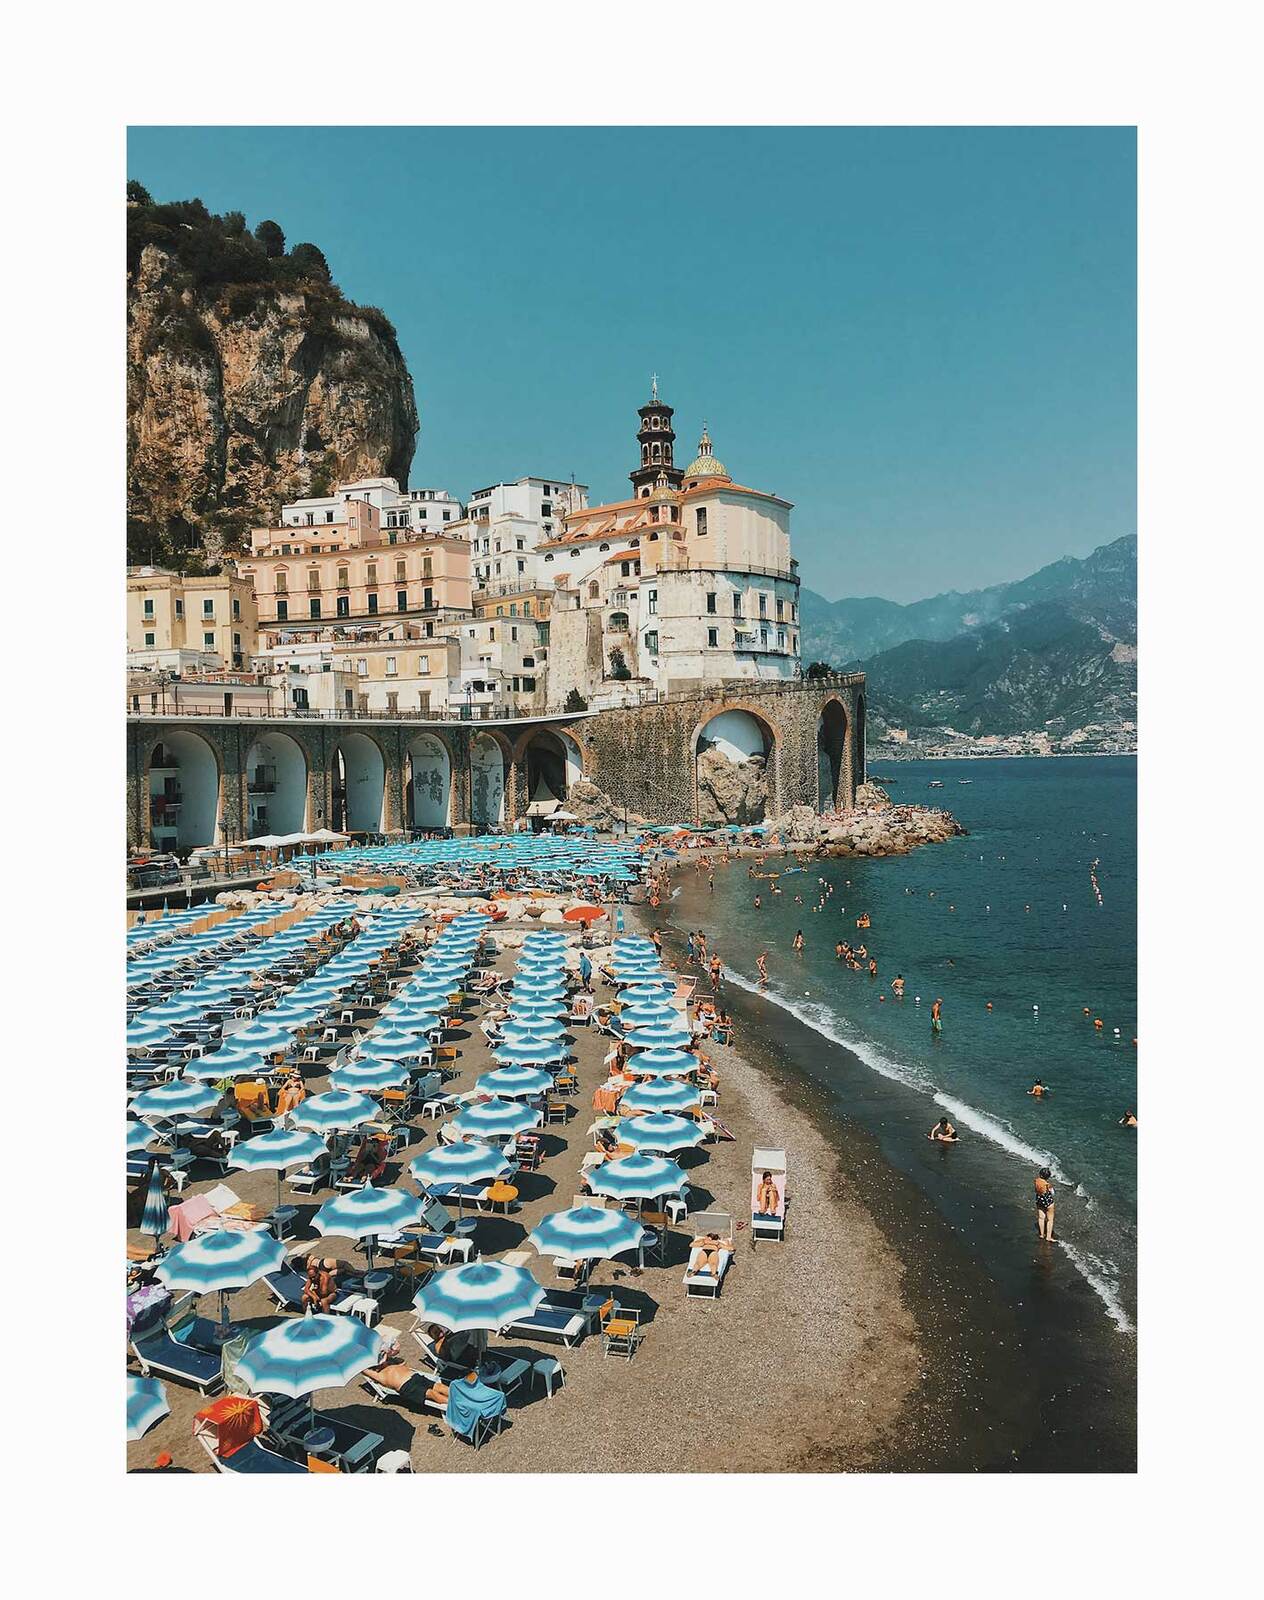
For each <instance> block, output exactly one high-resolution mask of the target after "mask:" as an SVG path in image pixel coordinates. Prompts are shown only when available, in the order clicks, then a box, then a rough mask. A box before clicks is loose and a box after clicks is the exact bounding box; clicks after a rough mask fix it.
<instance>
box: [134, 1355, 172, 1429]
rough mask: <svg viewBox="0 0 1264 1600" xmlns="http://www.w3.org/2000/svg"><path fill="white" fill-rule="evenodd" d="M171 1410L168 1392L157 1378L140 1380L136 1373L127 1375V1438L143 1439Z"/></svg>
mask: <svg viewBox="0 0 1264 1600" xmlns="http://www.w3.org/2000/svg"><path fill="white" fill-rule="evenodd" d="M170 1410H171V1407H170V1406H169V1405H168V1404H167V1391H166V1390H165V1389H164V1388H163V1386H162V1385H161V1384H160V1383H159V1382H158V1380H157V1378H140V1377H138V1376H137V1375H136V1374H135V1373H134V1372H129V1373H128V1374H127V1437H128V1438H129V1439H141V1438H143V1437H144V1435H145V1434H147V1433H148V1432H149V1430H150V1428H152V1427H153V1425H154V1423H155V1422H157V1421H158V1419H159V1418H160V1417H165V1416H166V1415H167V1413H168V1412H169V1411H170Z"/></svg>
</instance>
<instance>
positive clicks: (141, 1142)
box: [127, 1122, 158, 1156]
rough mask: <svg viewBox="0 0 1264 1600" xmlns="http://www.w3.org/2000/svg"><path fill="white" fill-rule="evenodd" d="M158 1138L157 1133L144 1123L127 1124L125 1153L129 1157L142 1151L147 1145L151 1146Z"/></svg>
mask: <svg viewBox="0 0 1264 1600" xmlns="http://www.w3.org/2000/svg"><path fill="white" fill-rule="evenodd" d="M157 1137H158V1135H157V1133H155V1131H154V1130H153V1129H152V1128H151V1127H150V1126H149V1124H148V1123H146V1122H129V1123H128V1124H127V1153H128V1155H129V1156H130V1155H131V1154H133V1152H134V1151H137V1150H143V1149H144V1148H145V1146H146V1145H147V1144H152V1143H153V1142H154V1140H155V1139H156V1138H157Z"/></svg>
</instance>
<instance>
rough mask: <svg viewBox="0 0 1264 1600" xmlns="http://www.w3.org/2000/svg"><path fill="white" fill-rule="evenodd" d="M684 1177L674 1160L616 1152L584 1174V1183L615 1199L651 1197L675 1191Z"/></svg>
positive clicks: (644, 1198) (680, 1185) (594, 1190)
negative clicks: (614, 1159)
mask: <svg viewBox="0 0 1264 1600" xmlns="http://www.w3.org/2000/svg"><path fill="white" fill-rule="evenodd" d="M688 1181H689V1180H688V1178H686V1176H685V1174H684V1173H683V1172H682V1171H681V1169H680V1168H679V1167H678V1166H677V1165H676V1163H675V1162H674V1161H665V1160H664V1159H663V1158H662V1156H643V1155H635V1156H620V1158H619V1159H618V1160H617V1161H607V1162H604V1163H603V1164H602V1165H601V1166H600V1167H594V1168H593V1170H592V1171H591V1172H590V1173H589V1174H588V1187H589V1188H590V1189H591V1190H592V1191H593V1193H594V1194H606V1195H610V1196H611V1197H612V1198H613V1199H615V1200H654V1199H657V1198H658V1196H659V1195H664V1194H679V1193H680V1191H681V1190H682V1189H683V1188H684V1186H685V1184H686V1183H688Z"/></svg>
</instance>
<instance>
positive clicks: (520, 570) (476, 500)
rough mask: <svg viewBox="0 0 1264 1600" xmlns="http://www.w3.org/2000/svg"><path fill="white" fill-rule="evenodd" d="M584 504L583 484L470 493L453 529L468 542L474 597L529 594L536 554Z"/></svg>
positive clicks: (505, 486)
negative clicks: (568, 517) (458, 520)
mask: <svg viewBox="0 0 1264 1600" xmlns="http://www.w3.org/2000/svg"><path fill="white" fill-rule="evenodd" d="M587 504H588V486H587V484H583V483H575V482H574V481H573V480H572V481H570V482H564V481H559V480H558V479H557V478H532V477H528V478H517V479H515V480H514V481H513V482H512V483H496V484H492V485H491V487H490V488H486V489H476V490H475V491H474V493H473V494H472V495H471V496H470V498H469V503H468V506H467V510H466V517H465V520H464V521H463V522H461V523H459V524H457V525H456V527H455V529H454V531H455V532H457V533H458V534H459V535H461V536H463V537H467V538H468V539H469V541H470V555H471V565H472V571H473V580H474V585H475V589H476V591H481V592H482V593H484V594H486V595H489V596H492V597H495V598H501V597H504V596H507V595H522V594H527V593H529V592H530V591H531V590H532V589H533V588H534V587H535V585H536V582H537V580H538V578H539V567H538V563H537V560H536V554H535V552H536V550H537V548H538V547H539V545H540V544H541V543H543V542H544V541H546V540H549V539H551V538H552V537H553V535H554V534H555V533H556V532H557V530H558V529H559V528H560V527H561V525H562V519H563V518H564V517H565V516H567V515H568V513H570V512H572V511H576V510H579V509H581V508H582V507H584V506H586V505H587Z"/></svg>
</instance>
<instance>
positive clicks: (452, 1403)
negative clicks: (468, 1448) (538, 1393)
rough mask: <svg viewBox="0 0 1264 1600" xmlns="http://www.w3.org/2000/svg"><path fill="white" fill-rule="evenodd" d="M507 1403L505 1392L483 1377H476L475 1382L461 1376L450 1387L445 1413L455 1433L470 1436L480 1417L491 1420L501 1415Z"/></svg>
mask: <svg viewBox="0 0 1264 1600" xmlns="http://www.w3.org/2000/svg"><path fill="white" fill-rule="evenodd" d="M507 1405H508V1401H507V1400H506V1399H505V1396H504V1394H503V1393H502V1392H501V1391H500V1390H499V1389H492V1388H490V1387H489V1386H488V1385H487V1384H485V1383H484V1382H483V1380H482V1379H481V1378H476V1379H475V1381H474V1382H473V1383H470V1382H469V1380H468V1379H466V1378H459V1379H458V1380H457V1382H456V1383H454V1384H452V1385H450V1387H449V1389H448V1404H447V1409H446V1411H445V1413H444V1415H445V1416H446V1418H447V1421H448V1425H449V1427H450V1428H451V1429H452V1431H453V1433H459V1434H461V1435H462V1436H463V1437H465V1438H468V1437H469V1435H470V1434H471V1433H473V1431H474V1424H475V1423H476V1422H477V1421H478V1419H479V1418H480V1417H485V1418H486V1419H487V1420H488V1421H490V1420H491V1419H492V1418H493V1417H498V1416H500V1414H501V1412H502V1411H504V1409H505V1407H506V1406H507Z"/></svg>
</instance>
